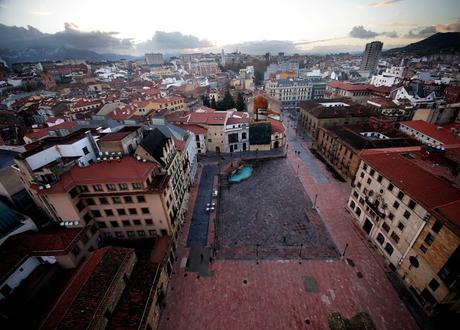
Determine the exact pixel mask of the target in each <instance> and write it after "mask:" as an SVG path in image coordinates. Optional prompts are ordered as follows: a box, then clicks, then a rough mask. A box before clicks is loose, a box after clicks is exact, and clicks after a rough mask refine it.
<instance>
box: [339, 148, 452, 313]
mask: <svg viewBox="0 0 460 330" xmlns="http://www.w3.org/2000/svg"><path fill="white" fill-rule="evenodd" d="M435 150H436V149H430V150H421V151H413V150H404V149H399V150H393V151H391V150H387V151H377V150H369V151H365V152H363V153H362V155H361V158H362V161H361V164H360V166H359V169H358V172H357V175H356V179H355V180H354V182H353V190H352V192H351V195H350V198H349V200H348V204H347V208H348V209H349V210H350V213H351V214H352V215H353V217H354V218H355V219H356V222H357V224H358V225H359V226H360V227H361V228H362V229H363V231H364V233H365V234H366V235H367V236H368V237H369V239H370V240H371V241H372V242H373V243H374V244H375V245H376V246H377V249H378V250H379V251H380V252H381V253H382V254H383V256H384V257H385V258H386V259H387V261H388V262H389V264H390V267H391V268H393V269H394V270H397V272H398V273H399V274H400V275H401V277H402V278H403V280H404V281H405V282H406V284H407V286H408V287H409V288H410V290H411V292H412V293H413V294H414V295H415V296H416V298H417V299H418V301H419V302H420V303H421V304H422V305H423V306H424V307H425V309H426V311H427V312H428V313H432V312H433V310H435V309H437V308H440V309H441V310H443V309H445V308H447V309H454V312H458V306H459V299H458V297H459V295H458V294H459V289H458V285H457V284H458V283H457V281H458V276H459V275H460V271H459V268H458V264H459V263H458V261H459V257H460V253H459V251H458V250H459V249H458V246H459V236H458V233H459V229H460V217H459V215H460V212H459V210H460V209H459V205H460V190H459V189H458V188H457V186H455V185H454V184H453V182H454V181H451V180H453V179H454V178H455V175H456V174H455V171H458V162H457V164H453V165H452V164H450V165H448V163H447V162H445V161H441V160H442V159H441V158H442V154H440V153H439V152H436V151H435ZM434 164H438V166H436V167H435V166H433V165H434ZM443 164H444V165H443ZM449 167H450V168H449ZM440 192H442V193H440Z"/></svg>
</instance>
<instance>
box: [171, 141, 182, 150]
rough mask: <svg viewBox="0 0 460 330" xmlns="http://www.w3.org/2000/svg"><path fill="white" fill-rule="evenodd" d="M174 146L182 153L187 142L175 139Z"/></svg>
mask: <svg viewBox="0 0 460 330" xmlns="http://www.w3.org/2000/svg"><path fill="white" fill-rule="evenodd" d="M173 141H174V145H175V146H176V149H177V150H178V151H182V150H184V148H185V141H181V140H176V139H173Z"/></svg>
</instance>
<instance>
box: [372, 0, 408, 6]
mask: <svg viewBox="0 0 460 330" xmlns="http://www.w3.org/2000/svg"><path fill="white" fill-rule="evenodd" d="M401 1H403V0H381V1H378V2H373V3H371V4H369V6H370V7H388V6H392V5H393V4H394V3H396V2H401Z"/></svg>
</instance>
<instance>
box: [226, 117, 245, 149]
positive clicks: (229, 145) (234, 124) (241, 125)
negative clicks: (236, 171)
mask: <svg viewBox="0 0 460 330" xmlns="http://www.w3.org/2000/svg"><path fill="white" fill-rule="evenodd" d="M242 114H246V115H247V113H242ZM224 134H225V142H226V143H225V149H224V152H230V153H231V152H238V151H246V150H249V116H241V117H236V116H233V117H231V118H229V119H228V120H227V122H226V124H225V133H224Z"/></svg>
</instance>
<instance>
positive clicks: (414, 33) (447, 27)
mask: <svg viewBox="0 0 460 330" xmlns="http://www.w3.org/2000/svg"><path fill="white" fill-rule="evenodd" d="M438 32H460V19H457V21H455V22H453V23H449V24H436V25H429V26H420V27H418V28H415V29H412V30H409V32H408V34H407V35H405V36H404V37H406V38H412V39H416V38H427V37H429V36H432V35H433V34H435V33H438Z"/></svg>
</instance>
